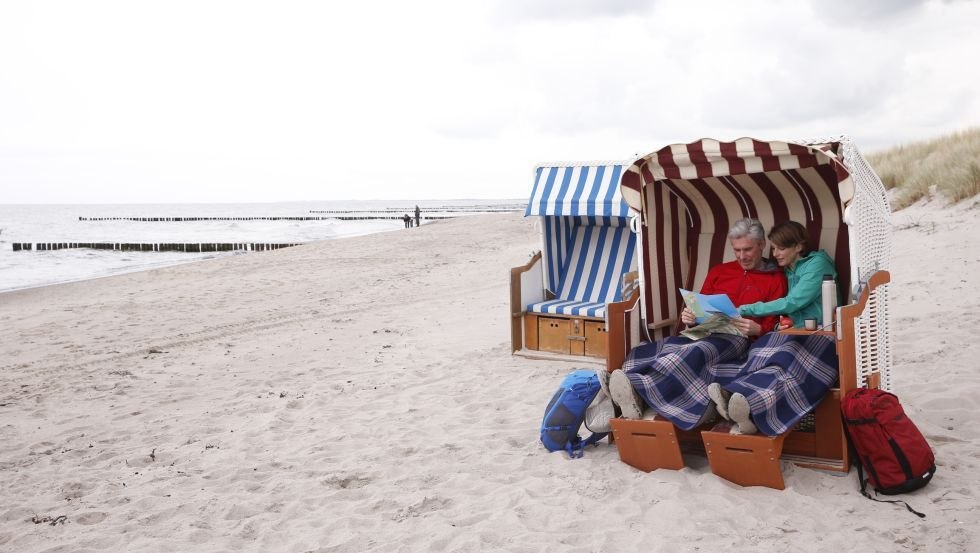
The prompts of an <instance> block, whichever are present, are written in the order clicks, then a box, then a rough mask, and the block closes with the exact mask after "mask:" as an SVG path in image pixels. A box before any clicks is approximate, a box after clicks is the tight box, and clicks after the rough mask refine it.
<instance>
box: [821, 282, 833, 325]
mask: <svg viewBox="0 0 980 553" xmlns="http://www.w3.org/2000/svg"><path fill="white" fill-rule="evenodd" d="M820 291H821V294H822V296H823V298H822V299H823V330H831V329H832V328H833V324H834V312H835V311H837V284H836V283H835V282H834V276H833V275H824V276H823V284H822V285H821V288H820Z"/></svg>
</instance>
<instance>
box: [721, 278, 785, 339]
mask: <svg viewBox="0 0 980 553" xmlns="http://www.w3.org/2000/svg"><path fill="white" fill-rule="evenodd" d="M786 291H787V288H786V275H784V274H783V271H782V270H780V269H779V268H776V267H775V266H773V268H768V267H766V268H763V269H753V270H751V271H746V270H745V269H743V268H742V266H741V265H739V264H738V261H729V262H728V263H722V264H721V265H715V266H714V267H712V268H711V269H710V270H709V271H708V276H707V277H705V279H704V285H703V286H701V293H702V294H727V295H728V297H729V298H730V299H731V300H732V303H734V304H735V307H738V306H741V305H745V304H747V303H755V302H757V301H772V300H776V299H779V298H782V297H784V296H785V295H786ZM745 318H746V319H751V320H753V321H755V322H757V323H759V325H760V326H761V327H762V332H763V333H766V332H769V331H770V330H772V329H774V328H776V323H777V322H778V321H779V315H767V316H765V317H745Z"/></svg>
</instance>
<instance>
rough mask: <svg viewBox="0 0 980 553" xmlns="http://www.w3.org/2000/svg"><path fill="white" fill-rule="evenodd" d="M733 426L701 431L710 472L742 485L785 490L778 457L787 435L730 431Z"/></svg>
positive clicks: (722, 425)
mask: <svg viewBox="0 0 980 553" xmlns="http://www.w3.org/2000/svg"><path fill="white" fill-rule="evenodd" d="M730 427H731V423H723V424H718V425H716V426H715V427H714V428H712V429H711V430H704V431H702V432H701V438H702V439H703V440H704V449H705V451H706V452H707V454H708V464H710V465H711V472H713V473H714V474H716V475H717V476H720V477H722V478H724V479H725V480H728V481H729V482H734V483H735V484H738V485H740V486H765V487H767V488H774V489H777V490H782V489H784V488H785V487H786V485H785V483H784V482H783V471H782V469H781V468H780V466H779V456H780V455H781V454H782V452H783V441H784V440H785V439H786V434H781V435H779V436H775V437H771V436H765V435H762V434H729V433H728V430H729V428H730Z"/></svg>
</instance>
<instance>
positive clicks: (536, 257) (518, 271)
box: [510, 250, 541, 278]
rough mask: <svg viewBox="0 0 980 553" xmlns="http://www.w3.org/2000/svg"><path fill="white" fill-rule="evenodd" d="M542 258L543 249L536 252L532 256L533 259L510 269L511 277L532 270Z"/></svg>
mask: <svg viewBox="0 0 980 553" xmlns="http://www.w3.org/2000/svg"><path fill="white" fill-rule="evenodd" d="M540 259H541V250H538V252H537V253H536V254H534V255H533V256H531V260H530V261H528V262H527V263H525V264H524V265H521V266H520V267H512V268H511V269H510V275H511V278H513V277H514V276H515V275H519V274H521V273H526V272H528V271H530V270H531V267H533V266H534V264H535V263H537V262H538V261H539V260H540Z"/></svg>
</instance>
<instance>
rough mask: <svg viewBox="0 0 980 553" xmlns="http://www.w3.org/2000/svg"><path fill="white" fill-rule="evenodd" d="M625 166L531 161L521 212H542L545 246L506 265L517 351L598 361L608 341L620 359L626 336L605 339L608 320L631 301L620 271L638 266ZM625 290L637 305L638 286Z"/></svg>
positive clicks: (633, 269) (530, 213)
mask: <svg viewBox="0 0 980 553" xmlns="http://www.w3.org/2000/svg"><path fill="white" fill-rule="evenodd" d="M625 168H626V164H625V163H618V164H617V163H609V164H605V163H603V164H582V165H576V164H568V165H544V166H540V167H537V168H536V169H535V173H534V175H535V176H534V188H533V190H532V193H531V198H530V200H529V201H528V206H527V210H526V211H525V216H529V217H530V216H537V217H540V221H541V239H542V249H541V251H540V252H537V254H535V255H534V256H533V257H532V258H531V260H530V261H529V262H528V263H527V264H526V265H524V266H522V267H515V268H514V269H511V316H512V320H511V324H512V327H511V330H512V332H511V341H512V346H513V351H514V352H515V353H519V354H523V355H528V356H532V357H538V356H544V357H561V356H575V357H571V358H574V359H578V360H586V359H590V358H591V359H593V360H596V361H599V362H603V361H605V360H606V359H607V353H608V344H609V343H610V342H611V341H612V343H615V344H617V345H618V349H617V352H616V353H617V355H618V357H617V359H619V361H618V362H619V363H622V358H623V356H624V355H625V352H623V351H619V350H622V348H623V343H624V340H623V337H622V336H617V337H614V339H613V340H610V337H609V336H608V333H607V323H606V321H607V317H608V316H609V315H610V314H611V313H617V314H619V316H620V317H622V312H623V311H624V310H625V309H626V304H627V303H628V302H623V301H622V300H623V292H624V286H623V276H624V275H626V274H629V273H633V274H635V271H636V268H637V264H636V263H637V262H636V236H637V235H636V234H635V233H633V232H632V231H631V229H630V225H629V223H630V213H629V207H628V206H627V205H626V204H625V203H624V202H623V201H622V197H621V195H620V187H619V181H620V177H621V176H622V173H623V170H624V169H625ZM634 284H635V281H634ZM626 295H627V297H628V298H629V297H630V296H632V300H633V301H632V304H630V305H636V301H637V298H638V291H637V290H636V289H635V287H634V288H633V289H632V290H631V289H629V288H627V290H626ZM636 318H637V320H638V318H639V315H638V312H637V315H636ZM619 328H624V326H623V325H622V324H620V325H619Z"/></svg>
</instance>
